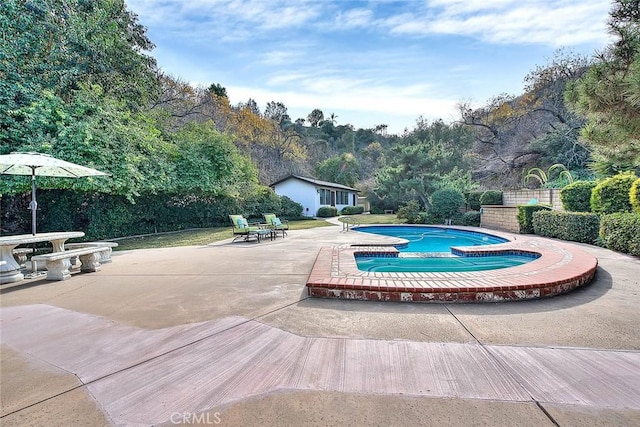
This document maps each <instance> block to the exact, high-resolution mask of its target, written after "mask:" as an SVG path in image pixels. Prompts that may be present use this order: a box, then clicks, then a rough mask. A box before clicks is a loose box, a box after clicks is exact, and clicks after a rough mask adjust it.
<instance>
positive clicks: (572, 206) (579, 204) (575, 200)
mask: <svg viewBox="0 0 640 427" xmlns="http://www.w3.org/2000/svg"><path fill="white" fill-rule="evenodd" d="M597 184H598V183H597V182H595V181H576V182H574V183H573V184H569V185H567V186H566V187H564V188H563V189H562V190H560V200H561V201H562V207H563V208H564V210H566V211H571V212H591V191H592V190H593V189H594V187H595V186H596V185H597Z"/></svg>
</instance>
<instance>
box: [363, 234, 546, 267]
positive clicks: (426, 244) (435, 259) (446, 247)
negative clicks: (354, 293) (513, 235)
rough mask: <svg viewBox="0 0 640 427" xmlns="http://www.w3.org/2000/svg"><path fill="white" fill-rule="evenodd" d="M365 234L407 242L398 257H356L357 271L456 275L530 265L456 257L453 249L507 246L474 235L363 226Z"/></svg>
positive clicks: (503, 258) (516, 258)
mask: <svg viewBox="0 0 640 427" xmlns="http://www.w3.org/2000/svg"><path fill="white" fill-rule="evenodd" d="M356 230H357V231H360V232H364V233H374V234H382V235H385V236H392V237H399V238H402V239H406V240H408V241H409V243H408V244H406V245H399V246H396V247H397V248H398V250H399V251H400V254H399V255H398V257H397V258H396V257H388V256H368V255H367V256H357V257H356V262H357V264H358V268H359V269H360V270H363V271H372V272H447V271H449V272H455V271H458V272H459V271H482V270H493V269H499V268H507V267H514V266H517V265H522V264H524V263H527V262H529V261H533V260H534V259H535V256H532V255H514V254H508V255H506V254H505V255H490V256H469V257H466V256H456V255H453V254H451V247H452V246H476V245H492V244H497V243H504V242H508V240H507V239H503V238H501V237H498V236H492V235H490V234H485V233H479V232H475V231H464V230H455V229H451V228H442V227H429V226H364V227H358V228H356Z"/></svg>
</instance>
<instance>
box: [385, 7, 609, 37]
mask: <svg viewBox="0 0 640 427" xmlns="http://www.w3.org/2000/svg"><path fill="white" fill-rule="evenodd" d="M429 5H430V6H434V7H435V9H428V10H426V11H423V12H422V13H421V14H416V15H408V14H404V15H397V16H393V17H390V18H388V19H387V20H386V22H385V24H386V26H387V27H388V28H389V29H390V31H391V33H392V34H396V35H413V36H426V35H429V34H450V35H464V36H469V37H476V38H479V39H481V40H485V41H489V42H492V43H507V44H519V43H524V44H530V43H537V44H544V45H549V46H555V47H559V46H567V45H570V46H571V45H577V44H583V43H603V42H605V41H606V38H607V36H606V28H605V26H606V25H605V23H606V17H607V13H608V10H609V5H608V4H606V3H605V2H603V1H601V0H579V1H577V0H571V1H566V0H565V1H557V2H549V1H539V0H523V1H511V0H502V1H492V2H487V1H484V0H475V1H460V0H433V1H431V2H429Z"/></svg>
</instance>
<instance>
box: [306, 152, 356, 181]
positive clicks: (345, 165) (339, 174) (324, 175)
mask: <svg viewBox="0 0 640 427" xmlns="http://www.w3.org/2000/svg"><path fill="white" fill-rule="evenodd" d="M359 169H360V162H358V160H357V159H356V158H355V157H354V156H353V154H351V153H343V154H342V155H340V156H336V157H331V158H328V159H326V160H324V161H322V162H320V163H318V165H317V166H316V174H317V176H318V178H320V179H322V180H324V181H330V182H337V183H338V184H343V185H346V186H349V187H355V185H356V183H357V182H358V179H359Z"/></svg>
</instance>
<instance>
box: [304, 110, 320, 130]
mask: <svg viewBox="0 0 640 427" xmlns="http://www.w3.org/2000/svg"><path fill="white" fill-rule="evenodd" d="M323 120H324V113H323V112H322V110H320V109H318V108H316V109H315V110H313V111H312V112H310V113H309V115H308V116H307V121H308V122H309V124H310V125H311V126H313V127H317V126H318V125H319V124H320V123H321V122H322V121H323Z"/></svg>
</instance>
